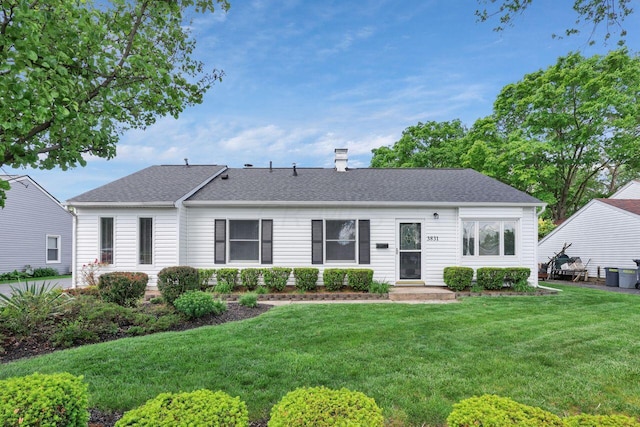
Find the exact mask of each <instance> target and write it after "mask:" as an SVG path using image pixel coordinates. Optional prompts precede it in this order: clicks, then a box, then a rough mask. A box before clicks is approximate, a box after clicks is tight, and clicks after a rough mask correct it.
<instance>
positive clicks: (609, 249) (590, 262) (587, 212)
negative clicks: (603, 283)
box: [538, 180, 640, 278]
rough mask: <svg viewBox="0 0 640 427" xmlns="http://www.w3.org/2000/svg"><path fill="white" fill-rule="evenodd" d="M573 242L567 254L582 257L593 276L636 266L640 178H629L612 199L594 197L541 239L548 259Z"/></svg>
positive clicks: (540, 253) (544, 258)
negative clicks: (613, 269) (630, 179)
mask: <svg viewBox="0 0 640 427" xmlns="http://www.w3.org/2000/svg"><path fill="white" fill-rule="evenodd" d="M565 244H571V246H570V247H569V248H568V249H567V251H566V254H567V255H568V256H570V257H579V258H580V259H581V260H582V263H583V264H587V266H586V268H587V271H588V274H589V277H599V278H604V277H605V268H607V267H613V268H625V269H635V268H637V267H636V264H635V262H633V260H634V259H640V181H638V180H634V181H631V182H629V183H628V184H627V185H625V186H623V187H622V188H620V190H618V191H617V192H616V193H614V194H613V195H612V196H611V197H610V198H608V199H594V200H591V201H590V202H589V203H587V204H586V205H585V206H584V207H582V209H580V210H579V211H578V212H576V213H575V214H573V215H572V216H571V217H569V218H567V220H565V221H564V222H563V223H562V224H560V225H559V226H558V227H556V228H555V229H554V230H553V231H552V232H551V233H549V234H548V235H546V236H545V237H544V238H542V239H541V240H540V242H539V243H538V257H539V262H541V263H546V262H548V261H549V259H550V258H551V257H553V256H554V255H555V254H557V253H558V252H559V251H561V250H562V248H563V246H564V245H565Z"/></svg>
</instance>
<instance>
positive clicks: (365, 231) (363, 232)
mask: <svg viewBox="0 0 640 427" xmlns="http://www.w3.org/2000/svg"><path fill="white" fill-rule="evenodd" d="M370 228H371V224H370V221H369V220H368V219H361V220H359V221H358V263H359V264H371V238H370V236H369V235H370V234H371V233H370Z"/></svg>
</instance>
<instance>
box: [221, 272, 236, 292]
mask: <svg viewBox="0 0 640 427" xmlns="http://www.w3.org/2000/svg"><path fill="white" fill-rule="evenodd" d="M216 279H217V281H218V285H223V284H228V285H229V286H231V290H232V291H233V290H234V289H235V288H236V286H237V285H238V269H237V268H220V269H218V270H217V271H216Z"/></svg>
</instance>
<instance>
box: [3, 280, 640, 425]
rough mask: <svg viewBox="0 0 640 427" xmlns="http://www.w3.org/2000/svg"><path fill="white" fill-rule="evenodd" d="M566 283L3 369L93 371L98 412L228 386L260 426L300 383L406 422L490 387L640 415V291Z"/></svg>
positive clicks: (288, 317) (569, 409)
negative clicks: (347, 395) (346, 395)
mask: <svg viewBox="0 0 640 427" xmlns="http://www.w3.org/2000/svg"><path fill="white" fill-rule="evenodd" d="M558 287H559V288H561V289H562V290H563V292H562V293H560V294H559V295H553V296H537V297H531V296H522V297H503V298H487V297H474V298H464V299H463V300H462V301H461V303H459V304H445V305H437V304H435V305H404V304H333V305H332V304H326V305H288V306H282V307H276V308H274V309H272V310H270V311H269V312H267V313H265V314H263V315H261V316H260V317H258V318H253V319H249V320H245V321H242V322H238V323H227V324H224V325H220V326H213V327H203V328H200V329H195V330H189V331H185V332H168V333H161V334H156V335H149V336H143V337H137V338H127V339H122V340H118V341H112V342H108V343H103V344H96V345H89V346H85V347H80V348H75V349H71V350H65V351H59V352H56V353H53V354H49V355H45V356H41V357H36V358H33V359H30V360H21V361H17V362H13V363H9V364H4V365H0V378H1V379H4V378H7V377H12V376H22V375H27V374H30V373H33V372H36V371H37V372H41V373H53V372H63V371H65V372H71V373H72V374H75V375H84V380H85V381H86V382H87V383H88V384H89V393H90V406H92V407H98V408H100V409H102V410H127V409H130V408H133V407H135V406H138V405H140V404H142V403H144V402H145V401H146V400H147V399H150V398H152V397H155V396H156V395H157V394H159V393H161V392H178V391H191V390H195V389H199V388H208V389H211V390H214V391H215V390H223V391H225V392H227V393H229V394H231V395H232V396H240V398H241V399H242V400H244V401H245V402H246V403H247V405H248V407H249V411H250V418H251V419H264V418H267V417H268V413H269V410H270V409H271V407H272V406H273V405H274V404H275V403H277V402H278V401H279V400H280V399H281V398H282V396H284V395H285V394H286V393H287V392H289V391H291V390H293V389H295V388H296V387H300V386H319V385H324V386H327V387H330V388H341V387H346V388H349V389H352V390H357V391H361V392H363V393H365V394H367V395H369V396H371V397H373V398H375V400H376V402H377V403H378V404H379V405H380V406H381V407H383V409H384V413H385V417H386V418H387V419H392V420H394V421H396V422H397V423H396V424H394V425H410V426H421V425H430V426H439V425H444V422H445V419H446V417H447V415H448V414H449V412H450V411H451V407H452V405H453V403H455V402H457V401H459V400H461V399H465V398H467V397H470V396H473V395H481V394H484V393H493V394H498V395H501V396H505V397H510V398H512V399H514V400H516V401H518V402H521V403H525V404H528V405H533V406H538V407H541V408H543V409H546V410H549V411H552V412H554V413H556V414H558V415H569V414H573V413H577V412H586V413H591V414H612V413H624V414H627V415H632V416H636V417H638V416H640V327H639V325H640V310H638V307H639V306H640V297H638V296H636V295H623V294H616V293H609V292H605V291H599V290H592V289H580V288H574V287H562V286H558Z"/></svg>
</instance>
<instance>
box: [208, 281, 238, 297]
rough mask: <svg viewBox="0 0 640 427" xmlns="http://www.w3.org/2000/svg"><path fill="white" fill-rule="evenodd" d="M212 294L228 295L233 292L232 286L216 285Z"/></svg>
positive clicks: (224, 283) (225, 284)
mask: <svg viewBox="0 0 640 427" xmlns="http://www.w3.org/2000/svg"><path fill="white" fill-rule="evenodd" d="M213 292H215V293H216V294H223V295H229V294H230V293H232V292H233V285H232V284H231V283H228V282H222V283H218V284H217V285H216V286H215V287H214V288H213Z"/></svg>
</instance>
